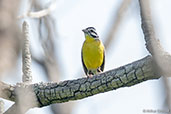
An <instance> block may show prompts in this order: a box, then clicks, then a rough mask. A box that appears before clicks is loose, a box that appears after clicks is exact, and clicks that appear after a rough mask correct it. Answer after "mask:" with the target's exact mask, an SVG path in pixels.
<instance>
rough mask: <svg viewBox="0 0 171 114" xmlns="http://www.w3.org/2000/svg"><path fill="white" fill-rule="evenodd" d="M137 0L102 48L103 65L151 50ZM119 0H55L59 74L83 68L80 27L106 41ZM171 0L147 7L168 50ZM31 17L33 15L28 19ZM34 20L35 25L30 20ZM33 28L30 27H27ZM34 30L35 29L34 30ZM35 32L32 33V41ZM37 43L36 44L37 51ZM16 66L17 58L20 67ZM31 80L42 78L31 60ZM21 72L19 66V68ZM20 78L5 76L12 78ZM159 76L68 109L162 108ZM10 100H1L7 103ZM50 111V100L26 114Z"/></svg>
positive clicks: (119, 112) (132, 113) (132, 111)
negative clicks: (110, 42) (109, 42)
mask: <svg viewBox="0 0 171 114" xmlns="http://www.w3.org/2000/svg"><path fill="white" fill-rule="evenodd" d="M137 1H138V0H133V2H132V3H131V6H130V7H129V9H128V11H126V14H125V15H124V19H123V21H122V23H121V24H120V27H119V29H118V32H117V34H116V40H115V43H113V45H111V46H110V47H109V50H108V51H107V53H106V64H105V71H107V70H109V69H113V68H117V67H119V66H122V65H125V64H128V63H131V62H133V61H135V60H139V59H141V58H143V57H145V56H146V55H148V54H149V53H148V52H147V50H146V48H145V42H144V39H143V33H142V30H141V23H140V16H139V7H138V2H137ZM121 2H122V0H70V1H67V0H57V8H56V10H55V11H53V12H52V13H51V14H52V15H53V18H54V19H55V21H56V27H57V30H58V31H57V32H58V39H56V44H57V45H58V47H60V52H59V55H60V58H62V59H61V63H62V68H65V71H63V72H65V73H64V77H63V78H62V79H61V80H69V79H76V78H79V76H78V71H80V70H81V71H82V72H83V70H82V64H81V46H82V43H83V41H84V34H83V32H82V29H84V28H86V27H89V26H93V27H95V28H96V30H97V32H98V34H99V36H100V39H101V40H102V41H103V42H104V41H105V39H103V38H104V36H105V35H106V33H107V31H108V28H110V23H111V21H112V17H113V15H115V14H116V11H117V9H118V8H119V6H120V4H121ZM170 6H171V1H170V0H151V9H152V15H153V21H154V25H155V29H156V33H157V35H158V36H157V37H158V38H160V41H161V43H162V45H163V47H164V48H165V50H166V51H168V52H169V53H171V40H170V37H171V35H170V30H171V21H170V20H171V13H170V11H171V7H170ZM30 22H31V21H30ZM30 26H34V25H30ZM31 32H33V31H31ZM33 33H34V32H33ZM35 41H36V38H34V39H32V40H31V42H32V46H33V47H35V46H37V45H35V44H34V42H35ZM39 51H40V50H39V48H37V50H35V52H36V53H38V54H39V53H40V52H39ZM18 69H19V70H20V64H19V68H18ZM32 69H33V76H34V77H33V81H34V82H40V81H44V82H45V81H46V78H45V76H44V74H43V71H42V69H40V68H39V67H38V65H36V64H35V63H33V64H32ZM20 73H21V72H20ZM20 81H21V79H20V80H15V81H14V80H13V81H10V80H8V82H10V83H16V82H20ZM163 86H164V85H163V83H162V79H161V78H160V79H159V80H150V81H146V82H143V83H140V84H137V85H135V86H132V87H125V88H120V89H117V90H113V91H110V92H107V93H102V94H98V95H95V96H92V97H88V98H85V99H82V100H78V101H71V102H74V103H75V104H74V105H75V107H74V108H73V113H72V114H144V113H143V109H154V110H157V109H159V110H166V109H164V108H163V106H164V100H165V98H166V96H165V90H164V88H163ZM9 104H11V102H7V103H6V104H5V106H6V108H7V107H9V106H8V105H9ZM36 113H39V114H51V112H50V110H49V106H47V107H43V108H34V109H31V110H29V111H28V113H27V114H36Z"/></svg>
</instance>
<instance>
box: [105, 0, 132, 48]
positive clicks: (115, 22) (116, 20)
mask: <svg viewBox="0 0 171 114" xmlns="http://www.w3.org/2000/svg"><path fill="white" fill-rule="evenodd" d="M131 1H132V0H123V2H122V4H121V5H120V7H119V8H118V10H117V13H116V14H115V15H113V17H112V23H111V25H112V26H111V28H110V30H109V32H108V34H107V36H106V38H105V42H104V46H105V49H106V50H107V49H108V47H109V46H110V45H111V43H112V41H113V40H115V34H116V32H117V30H118V28H119V25H120V23H121V21H122V18H123V15H124V14H125V12H126V10H127V8H128V7H129V6H130V3H131Z"/></svg>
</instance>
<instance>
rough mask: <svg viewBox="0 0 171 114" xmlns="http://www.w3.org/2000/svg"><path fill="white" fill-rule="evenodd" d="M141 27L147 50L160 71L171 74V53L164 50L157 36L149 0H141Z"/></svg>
mask: <svg viewBox="0 0 171 114" xmlns="http://www.w3.org/2000/svg"><path fill="white" fill-rule="evenodd" d="M139 5H140V15H141V23H142V24H141V27H142V30H143V33H144V39H145V41H146V47H147V50H148V51H149V52H150V53H151V55H153V57H154V60H155V61H156V65H157V66H158V71H159V72H160V73H161V74H162V75H164V76H171V71H170V66H171V55H170V54H168V53H167V52H165V51H164V49H163V48H162V46H161V44H160V41H159V40H158V39H157V38H156V35H155V31H154V27H153V23H152V19H151V12H150V6H149V1H148V0H139Z"/></svg>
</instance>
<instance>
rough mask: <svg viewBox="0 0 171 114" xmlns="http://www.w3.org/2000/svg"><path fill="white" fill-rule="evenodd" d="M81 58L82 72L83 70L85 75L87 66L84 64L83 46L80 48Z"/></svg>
mask: <svg viewBox="0 0 171 114" xmlns="http://www.w3.org/2000/svg"><path fill="white" fill-rule="evenodd" d="M81 60H82V64H83V69H84V72H85V74H86V75H87V73H88V70H87V68H86V66H85V64H84V60H83V48H82V50H81Z"/></svg>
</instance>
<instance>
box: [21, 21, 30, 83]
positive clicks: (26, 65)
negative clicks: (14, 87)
mask: <svg viewBox="0 0 171 114" xmlns="http://www.w3.org/2000/svg"><path fill="white" fill-rule="evenodd" d="M23 37H24V38H23V39H24V41H23V48H22V60H23V61H22V63H23V66H22V67H23V68H22V69H23V76H22V81H23V82H26V83H31V82H32V72H31V53H30V41H29V40H30V36H29V25H28V23H27V22H26V21H24V23H23Z"/></svg>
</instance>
